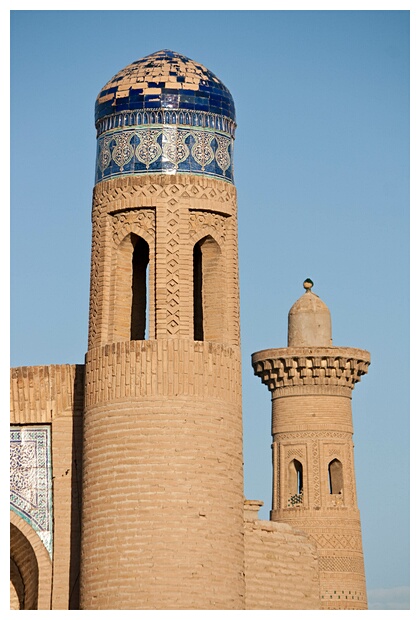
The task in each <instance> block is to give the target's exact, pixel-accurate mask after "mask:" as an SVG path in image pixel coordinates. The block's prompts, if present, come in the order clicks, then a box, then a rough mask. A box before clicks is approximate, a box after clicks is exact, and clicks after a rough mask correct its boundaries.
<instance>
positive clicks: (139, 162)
mask: <svg viewBox="0 0 420 620" xmlns="http://www.w3.org/2000/svg"><path fill="white" fill-rule="evenodd" d="M232 158H233V138H232V137H231V136H229V135H226V134H223V133H221V132H216V131H214V130H212V129H207V130H206V129H201V130H200V129H196V128H194V127H189V128H180V127H165V126H158V125H155V126H152V127H150V126H148V127H144V126H142V127H133V128H127V129H122V130H114V131H110V132H107V133H105V134H104V135H103V136H101V137H100V138H99V139H98V147H97V158H96V173H95V183H98V182H100V181H103V180H105V179H109V178H113V177H119V176H124V175H127V174H129V175H133V174H156V173H163V174H175V173H182V172H185V173H189V174H199V175H205V176H210V177H216V178H220V179H224V180H226V181H230V182H233V160H232Z"/></svg>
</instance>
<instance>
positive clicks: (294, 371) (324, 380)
mask: <svg viewBox="0 0 420 620" xmlns="http://www.w3.org/2000/svg"><path fill="white" fill-rule="evenodd" d="M369 364H370V354H369V353H368V351H364V350H363V349H353V348H349V347H287V348H283V349H266V350H264V351H258V352H257V353H254V354H253V355H252V366H253V368H254V373H255V374H256V375H257V376H258V377H260V379H261V381H262V382H263V383H264V384H265V385H266V386H267V387H268V389H269V390H270V391H271V392H273V391H274V390H278V389H280V390H281V389H282V388H290V387H294V386H296V387H302V386H325V387H344V388H349V389H353V387H354V385H355V383H357V382H358V381H360V379H361V377H362V375H364V374H366V373H367V371H368V366H369Z"/></svg>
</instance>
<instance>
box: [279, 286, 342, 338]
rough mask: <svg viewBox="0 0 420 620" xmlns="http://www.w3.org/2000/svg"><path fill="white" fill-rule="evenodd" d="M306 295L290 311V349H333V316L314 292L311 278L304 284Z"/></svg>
mask: <svg viewBox="0 0 420 620" xmlns="http://www.w3.org/2000/svg"><path fill="white" fill-rule="evenodd" d="M303 286H304V288H305V293H304V294H303V295H302V297H299V299H298V300H297V301H296V302H295V303H294V304H293V306H292V307H291V308H290V311H289V329H288V346H289V347H331V346H332V334H331V315H330V311H329V309H328V307H327V306H326V305H325V304H324V302H323V301H322V300H321V299H320V298H319V297H318V295H315V293H313V292H312V286H313V282H312V280H310V279H309V278H307V279H306V280H305V282H304V283H303Z"/></svg>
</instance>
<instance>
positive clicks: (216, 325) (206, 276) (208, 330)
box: [193, 236, 226, 342]
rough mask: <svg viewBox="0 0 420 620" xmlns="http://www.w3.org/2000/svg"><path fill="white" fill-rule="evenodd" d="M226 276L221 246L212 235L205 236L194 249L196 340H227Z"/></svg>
mask: <svg viewBox="0 0 420 620" xmlns="http://www.w3.org/2000/svg"><path fill="white" fill-rule="evenodd" d="M224 278H225V273H224V269H223V257H222V252H221V250H220V247H219V245H218V243H217V242H216V241H215V240H214V239H213V238H212V237H210V236H207V237H204V239H201V240H200V241H198V242H197V243H196V244H195V246H194V250H193V304H194V309H193V310H194V340H206V341H210V342H223V340H224V335H225V316H226V310H225V283H224Z"/></svg>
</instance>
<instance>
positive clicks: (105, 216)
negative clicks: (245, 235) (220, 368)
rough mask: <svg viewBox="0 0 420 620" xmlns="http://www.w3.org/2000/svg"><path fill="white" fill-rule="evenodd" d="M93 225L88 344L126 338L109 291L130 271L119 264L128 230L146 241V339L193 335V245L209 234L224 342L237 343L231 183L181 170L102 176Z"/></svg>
mask: <svg viewBox="0 0 420 620" xmlns="http://www.w3.org/2000/svg"><path fill="white" fill-rule="evenodd" d="M92 224H93V231H92V265H91V294H90V320H89V348H92V347H94V346H98V345H101V344H106V343H107V342H116V341H119V340H127V339H128V338H129V327H128V325H129V322H128V319H126V320H124V319H123V317H122V316H121V309H119V308H118V304H121V294H119V296H116V293H115V291H116V287H118V286H119V287H120V288H121V273H124V274H125V275H126V276H127V277H129V276H130V273H129V271H128V272H127V273H126V271H127V269H129V265H128V264H127V265H126V266H125V267H124V269H123V271H122V270H121V267H118V264H119V263H118V260H119V259H118V255H119V254H118V253H119V248H122V247H123V244H124V239H127V237H128V235H129V234H130V233H132V234H136V235H138V236H140V237H142V238H143V239H144V240H145V241H146V242H147V243H148V245H149V251H150V264H149V287H148V288H149V295H148V299H149V338H167V337H171V338H191V339H193V299H192V289H193V285H192V283H193V268H192V262H193V258H192V256H193V247H194V245H195V243H197V241H199V240H200V239H202V238H203V237H205V236H207V235H210V236H212V237H213V238H214V239H215V241H216V242H217V243H218V245H219V247H220V248H221V251H222V256H223V261H224V271H225V284H226V286H225V287H224V291H223V292H224V295H225V299H224V307H225V309H226V310H225V311H226V318H225V324H226V328H225V329H224V337H223V342H225V343H230V344H232V345H238V344H239V278H238V247H237V223H236V192H235V188H234V187H232V186H229V185H228V184H227V183H224V182H222V181H217V180H212V179H201V178H200V179H197V178H194V177H183V176H182V175H173V176H171V177H170V178H168V177H165V176H156V177H154V176H148V177H147V178H142V179H138V178H127V179H124V180H122V179H116V180H113V181H106V182H103V183H100V184H99V185H97V186H96V188H95V191H94V199H93V213H92ZM117 244H119V245H117ZM117 274H118V275H117ZM117 297H119V299H117ZM129 313H130V312H129V309H128V308H126V309H125V315H129Z"/></svg>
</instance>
